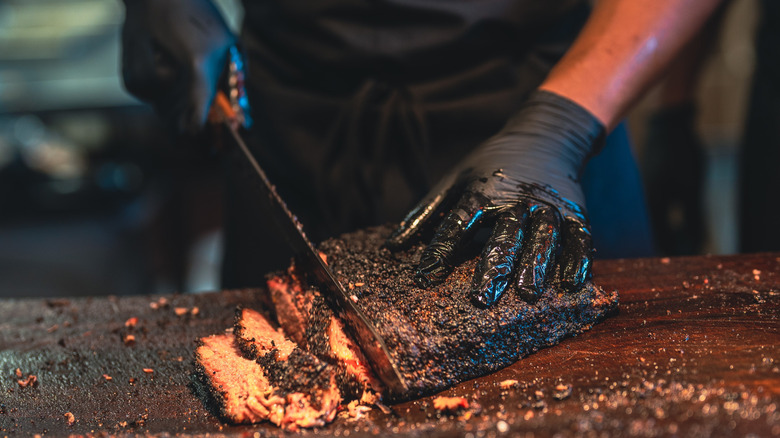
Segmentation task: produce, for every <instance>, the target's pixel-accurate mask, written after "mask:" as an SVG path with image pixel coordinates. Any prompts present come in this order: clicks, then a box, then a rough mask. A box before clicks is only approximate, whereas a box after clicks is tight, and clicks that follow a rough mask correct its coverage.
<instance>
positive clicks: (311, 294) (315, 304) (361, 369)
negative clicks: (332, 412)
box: [269, 269, 383, 404]
mask: <svg viewBox="0 0 780 438" xmlns="http://www.w3.org/2000/svg"><path fill="white" fill-rule="evenodd" d="M291 272H292V269H291V270H289V271H288V272H287V274H279V275H277V276H274V277H269V279H273V287H274V291H273V293H272V297H275V298H274V302H275V303H281V305H282V306H284V307H285V308H284V309H280V308H279V307H277V308H276V315H277V318H279V324H280V325H281V326H282V327H288V326H290V325H295V326H296V327H301V326H303V327H305V328H306V330H305V336H304V338H305V339H306V344H305V345H306V346H307V348H306V349H307V351H308V352H309V353H311V354H313V355H315V356H317V357H318V358H320V359H322V360H324V361H327V362H328V363H331V364H334V365H335V367H336V376H337V381H338V386H339V389H340V390H341V394H342V396H343V397H344V399H346V400H354V399H357V400H360V401H361V402H364V403H369V404H370V403H375V402H377V401H379V400H381V393H382V391H383V386H382V384H381V382H380V381H379V380H378V379H377V378H376V377H375V376H374V374H373V372H372V371H371V369H370V368H369V365H368V362H367V361H366V359H365V358H364V356H363V353H362V352H361V351H360V348H358V347H357V345H356V344H355V343H354V342H353V341H352V340H351V339H350V337H349V336H348V335H347V334H346V333H345V332H344V326H343V324H342V322H341V321H340V320H339V319H338V318H336V317H335V316H334V314H333V311H332V310H331V309H330V307H328V306H327V304H326V303H325V300H324V299H323V298H322V296H320V294H319V292H317V291H316V290H314V289H312V288H306V289H301V288H300V282H299V281H297V280H296V279H295V278H294V274H291ZM269 284H271V283H269ZM301 295H305V296H307V297H308V298H305V299H302V298H300V296H301ZM295 302H299V303H305V307H301V308H300V309H298V308H297V307H296V310H294V311H290V310H289V307H291V305H290V303H295ZM292 307H295V306H292ZM307 308H308V312H307V313H306V317H305V321H306V322H305V323H303V324H300V323H298V321H299V319H300V318H301V317H302V311H303V310H306V309H307ZM291 315H292V316H291ZM286 317H291V318H292V320H285V318H286ZM286 330H287V329H285V332H286Z"/></svg>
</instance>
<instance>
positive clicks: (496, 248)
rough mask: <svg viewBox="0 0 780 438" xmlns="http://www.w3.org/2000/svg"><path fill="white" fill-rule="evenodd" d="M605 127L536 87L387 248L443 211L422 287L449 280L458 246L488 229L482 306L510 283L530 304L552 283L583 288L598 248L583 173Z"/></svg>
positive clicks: (479, 279) (476, 286) (479, 276)
mask: <svg viewBox="0 0 780 438" xmlns="http://www.w3.org/2000/svg"><path fill="white" fill-rule="evenodd" d="M604 133H605V129H604V126H603V125H602V124H601V123H600V122H599V121H598V120H597V119H596V118H595V117H594V116H593V115H592V114H590V113H589V112H588V111H587V110H585V109H584V108H582V107H580V106H579V105H577V104H576V103H574V102H572V101H570V100H568V99H566V98H564V97H561V96H559V95H556V94H554V93H550V92H545V91H537V92H535V93H534V94H532V95H531V96H530V97H529V99H528V100H527V102H526V103H525V104H524V106H523V108H521V110H520V111H519V112H518V113H517V115H516V116H515V117H514V118H512V119H511V120H510V121H509V122H508V123H507V125H506V126H505V127H504V129H503V130H501V132H499V133H498V134H497V135H495V136H494V137H493V138H491V139H489V140H488V141H486V142H485V143H483V144H482V145H481V146H480V147H478V148H477V149H476V150H474V151H473V152H472V153H471V154H470V155H469V156H467V157H466V158H465V159H464V160H463V161H462V162H461V163H459V164H458V165H457V166H456V168H455V169H453V170H452V171H451V172H450V173H449V174H448V175H447V176H446V177H445V178H444V179H443V180H442V181H441V182H439V184H438V185H437V186H436V187H435V188H434V189H433V190H432V191H431V192H430V193H429V194H428V195H427V197H426V198H425V199H423V201H421V202H420V203H419V204H418V205H417V206H416V207H415V208H414V209H413V210H412V211H411V212H410V213H409V214H408V215H407V217H406V218H405V219H404V220H403V221H402V222H401V225H400V226H399V228H398V229H397V230H396V231H395V232H394V233H393V235H392V236H391V237H390V238H389V239H388V241H387V246H388V247H389V248H391V249H399V248H403V247H406V246H408V245H409V244H410V243H412V241H413V240H414V239H415V238H416V237H417V236H418V235H419V232H420V231H421V230H422V229H423V228H424V227H426V226H429V225H433V222H434V221H436V220H438V219H439V218H440V217H442V216H441V214H442V213H444V215H443V219H441V221H440V223H439V224H438V228H437V229H436V231H435V234H434V236H433V239H432V240H431V242H430V244H429V245H428V247H427V248H426V249H425V251H424V252H423V254H422V256H421V257H420V262H419V264H418V266H417V270H416V275H415V281H416V282H417V283H418V285H419V286H420V287H430V286H433V285H435V284H438V283H440V282H442V281H444V280H445V279H446V278H447V276H448V275H449V273H450V272H451V271H452V269H453V264H454V260H455V258H456V256H457V254H458V251H459V250H460V249H462V247H463V246H464V244H465V243H466V242H467V241H468V240H469V239H471V238H472V237H473V235H474V231H475V230H476V229H477V228H478V227H480V226H485V225H491V226H492V228H493V232H492V235H491V237H490V238H489V240H488V242H487V244H486V245H485V247H484V249H483V251H482V254H481V257H480V260H479V263H478V265H477V269H476V271H475V273H474V277H473V281H472V286H471V298H472V301H473V302H474V303H475V304H477V305H478V306H481V307H488V306H491V305H493V304H494V303H495V302H496V301H497V300H498V299H499V298H500V297H501V294H502V293H503V292H504V290H505V289H506V287H507V284H508V283H509V282H510V281H515V282H516V285H517V290H518V291H520V293H521V294H523V295H524V298H525V299H527V300H529V301H533V300H535V299H536V298H537V297H538V296H539V294H540V293H541V292H542V291H543V289H544V288H545V286H547V285H549V284H551V283H552V282H560V283H562V284H563V286H564V287H565V288H566V289H568V290H572V289H576V288H578V287H580V286H582V284H583V283H584V282H585V281H586V280H588V279H589V278H590V277H591V259H592V253H593V248H592V243H591V235H590V226H589V224H588V219H587V214H586V212H585V205H584V195H583V192H582V188H581V187H580V183H579V176H580V173H581V171H582V169H583V167H584V165H585V163H586V162H587V160H588V158H590V156H591V155H593V154H594V152H595V151H596V150H597V149H598V147H599V145H600V143H601V142H602V140H603V137H604Z"/></svg>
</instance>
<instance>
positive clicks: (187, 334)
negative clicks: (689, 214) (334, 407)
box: [0, 254, 780, 437]
mask: <svg viewBox="0 0 780 438" xmlns="http://www.w3.org/2000/svg"><path fill="white" fill-rule="evenodd" d="M594 270H595V273H596V274H595V281H596V282H597V283H598V284H600V285H602V286H603V287H605V288H610V289H617V290H619V292H620V311H619V314H617V315H616V316H613V317H611V318H609V319H608V320H606V321H604V322H602V323H600V324H598V325H596V326H595V327H593V328H592V329H591V330H590V331H588V332H586V333H584V334H581V335H580V336H577V337H574V338H570V339H567V340H565V341H564V342H562V343H561V344H560V345H558V346H555V347H552V348H548V349H545V350H542V351H539V352H538V353H536V354H533V355H531V356H529V357H527V358H525V359H523V360H520V361H519V362H517V363H515V364H514V365H512V366H510V367H508V368H505V369H503V370H501V371H499V372H497V373H495V374H493V375H491V376H486V377H483V378H480V379H476V380H472V381H468V382H464V383H462V384H460V385H458V386H456V387H454V388H451V389H449V390H447V391H445V392H444V393H443V395H457V396H463V397H466V398H467V399H469V400H470V402H471V403H472V408H471V409H470V410H469V411H468V413H465V414H460V415H446V414H445V415H442V414H440V413H437V412H436V411H435V410H434V409H433V407H432V403H431V400H432V398H433V397H428V398H424V399H420V400H416V401H412V402H407V403H404V404H400V405H396V406H391V409H392V412H391V413H382V412H381V411H380V410H378V409H374V410H372V411H371V412H370V413H369V414H368V416H367V417H365V418H361V419H358V420H355V419H350V418H344V417H339V418H337V420H336V422H335V423H334V424H331V425H330V426H328V427H325V428H323V429H319V430H315V431H306V432H302V433H303V434H307V435H311V434H315V433H316V434H318V435H326V436H376V435H379V434H381V435H383V436H384V435H388V434H394V435H405V436H457V435H461V436H466V437H494V436H510V435H513V436H518V435H519V436H531V435H533V436H552V435H556V434H557V435H559V436H571V435H586V436H587V435H593V436H601V435H602V434H605V433H606V434H608V435H621V436H643V437H644V436H667V435H679V436H735V435H747V434H751V433H752V434H755V435H756V436H780V320H778V317H780V254H758V255H741V256H724V257H688V258H672V259H671V260H669V259H636V260H614V261H599V262H597V263H596V264H595V267H594ZM259 293H260V291H257V290H254V291H253V290H238V291H225V292H220V293H212V294H198V295H174V296H167V297H165V298H166V299H167V300H168V302H169V304H168V305H167V306H158V308H157V309H153V308H152V307H151V306H150V303H157V302H158V301H157V300H158V299H159V298H160V297H159V296H154V297H152V296H142V297H138V296H136V297H101V298H79V299H71V300H45V299H31V300H4V301H0V437H2V436H5V435H9V436H11V435H15V434H25V435H34V434H45V435H46V436H62V435H70V434H94V435H105V434H112V435H113V434H118V435H122V434H166V433H171V434H184V435H186V434H210V435H212V436H220V435H222V434H224V435H230V436H234V435H240V436H275V435H285V433H284V432H281V431H279V430H277V429H275V428H274V427H273V426H269V425H268V424H261V425H255V426H230V425H226V424H223V423H221V422H220V421H219V419H218V418H216V417H215V416H214V414H213V413H212V411H210V410H209V408H207V407H206V406H205V405H204V404H203V402H202V401H201V399H200V398H199V397H198V394H199V391H200V390H201V389H202V388H200V386H199V384H198V382H197V381H196V380H195V379H193V378H192V371H193V364H192V351H193V348H194V346H195V340H196V339H197V338H198V337H200V336H204V335H208V334H212V333H217V332H220V331H222V330H224V329H226V328H228V327H230V325H231V323H232V318H233V310H234V308H235V307H236V306H237V305H238V304H243V305H246V306H250V307H251V306H259V305H260V304H259V298H258V297H259ZM194 307H197V308H198V313H197V314H196V315H192V311H191V310H192V309H193V308H194ZM177 308H179V312H183V311H186V312H187V313H186V314H184V315H177V312H176V310H177ZM133 317H136V318H138V322H137V325H136V326H135V328H128V327H126V326H125V323H126V321H127V320H128V319H130V318H133ZM127 335H133V336H135V342H134V343H133V344H132V345H127V343H126V342H125V339H126V337H127ZM145 368H146V369H147V370H146V371H145V370H144V369H145ZM17 369H19V371H20V372H21V374H22V377H21V378H19V377H18V376H17V371H16V370H17ZM30 374H32V375H35V376H36V378H37V383H36V384H35V385H30V386H27V387H21V386H20V384H19V382H18V381H19V380H22V381H25V380H27V379H28V376H29V375H30ZM109 379H110V380H109ZM508 379H515V380H517V381H518V384H517V385H516V386H515V387H512V388H509V389H502V388H501V387H500V386H499V382H502V381H505V380H508ZM477 406H479V407H477ZM66 413H70V414H72V415H73V417H72V420H73V422H72V424H70V425H69V424H68V417H67V416H66Z"/></svg>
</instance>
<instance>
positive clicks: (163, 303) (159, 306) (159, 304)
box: [149, 297, 168, 310]
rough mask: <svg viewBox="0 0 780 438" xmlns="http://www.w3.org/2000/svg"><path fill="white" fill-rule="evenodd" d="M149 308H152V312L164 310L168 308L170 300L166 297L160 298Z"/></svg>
mask: <svg viewBox="0 0 780 438" xmlns="http://www.w3.org/2000/svg"><path fill="white" fill-rule="evenodd" d="M149 307H151V308H152V310H157V309H162V308H163V307H168V299H167V298H165V297H160V299H159V300H157V301H152V302H151V303H149Z"/></svg>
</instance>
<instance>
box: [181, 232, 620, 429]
mask: <svg viewBox="0 0 780 438" xmlns="http://www.w3.org/2000/svg"><path fill="white" fill-rule="evenodd" d="M391 230H392V228H391V227H389V226H385V227H376V228H370V229H366V230H361V231H356V232H354V233H350V234H346V235H344V236H342V237H340V238H337V239H330V240H327V241H325V242H323V243H322V244H321V245H320V250H321V251H322V253H323V255H324V256H325V257H326V258H327V260H328V263H329V265H330V267H331V268H332V270H333V272H334V273H335V275H336V277H337V279H338V280H339V281H340V282H341V283H342V284H343V285H344V287H345V289H346V290H347V292H348V293H349V294H350V295H351V299H352V300H353V301H354V302H355V303H356V304H357V306H358V308H360V310H362V311H363V312H364V314H365V315H367V316H368V317H369V318H370V319H371V320H372V321H373V323H374V325H375V327H376V328H377V330H378V331H379V333H380V334H381V335H382V336H383V337H384V339H385V343H386V345H387V347H388V349H389V351H390V354H391V359H392V360H393V361H394V362H395V364H396V365H397V367H398V369H399V370H400V371H401V373H402V375H403V377H404V378H405V379H406V381H407V383H408V385H409V389H410V390H409V392H408V393H405V394H387V393H386V389H385V388H384V387H383V386H382V384H381V382H379V381H378V379H377V378H376V377H375V376H374V374H373V372H372V370H371V368H370V366H371V364H369V363H368V362H367V361H366V359H365V357H364V356H363V354H362V352H361V351H360V348H359V347H358V346H357V345H356V344H355V343H354V341H353V340H352V339H351V338H350V337H349V336H348V334H347V332H346V331H345V328H344V325H343V323H342V321H341V320H339V319H338V318H337V317H336V316H335V315H334V313H333V311H332V310H331V309H330V307H329V306H328V305H327V303H326V302H325V299H324V298H323V297H322V296H321V295H320V294H319V292H318V291H317V290H316V288H313V287H309V286H306V285H305V282H303V281H302V278H303V276H302V275H297V274H296V272H295V269H294V267H291V268H290V269H289V270H287V271H286V272H280V273H274V274H270V275H269V276H268V289H269V294H270V296H271V301H272V302H273V304H274V307H275V308H274V309H272V310H273V311H274V313H275V315H276V317H277V319H278V323H279V327H280V328H274V325H272V323H271V322H269V321H268V320H267V319H266V318H265V317H264V316H263V315H262V314H260V313H259V312H257V311H254V310H251V309H239V310H238V311H237V314H236V323H235V327H234V330H233V332H234V333H233V335H232V336H231V335H215V336H211V337H207V338H204V339H202V340H201V345H200V347H199V348H198V350H197V352H196V359H197V363H198V369H199V370H200V373H201V375H202V377H203V380H204V381H206V383H207V384H208V385H209V386H210V387H211V390H212V393H213V394H214V395H215V398H216V399H217V400H218V402H219V404H220V412H221V413H222V415H223V416H224V417H225V418H226V419H228V420H229V421H231V422H234V423H244V422H257V421H261V420H270V421H271V422H273V423H274V424H277V425H281V426H283V427H286V428H288V429H294V428H297V427H312V426H321V425H324V424H325V423H327V422H329V421H332V420H333V418H334V416H335V414H336V410H337V408H338V406H339V404H340V403H341V402H348V401H353V403H354V401H360V402H361V403H364V404H371V403H377V402H379V401H380V400H382V399H383V397H384V399H385V400H390V401H397V400H404V399H410V398H414V397H418V396H423V395H427V394H432V393H435V392H438V391H440V390H442V389H445V388H447V387H449V386H452V385H454V384H456V383H459V382H462V381H465V380H468V379H472V378H475V377H479V376H482V375H485V374H488V373H492V372H494V371H496V370H498V369H500V368H503V367H505V366H507V365H510V364H511V363H513V362H515V361H517V360H518V359H520V358H521V357H523V356H526V355H528V354H530V353H533V352H534V351H537V350H538V349H540V348H543V347H547V346H551V345H554V344H556V343H558V342H560V341H561V340H562V339H563V338H565V337H567V336H572V335H576V334H578V333H581V332H582V331H584V330H587V329H588V328H589V327H591V326H592V325H593V324H595V323H597V322H598V321H600V320H601V319H603V318H604V317H606V316H607V315H608V314H609V313H610V312H613V311H614V310H615V309H616V308H617V292H614V291H613V292H605V291H604V290H603V289H601V288H599V287H598V286H595V285H594V284H592V283H587V284H586V285H585V286H583V287H582V288H580V289H578V290H561V289H559V288H557V287H556V286H551V287H548V288H547V289H546V290H544V291H543V293H542V294H541V296H540V297H539V299H538V300H537V301H536V302H535V303H528V302H525V301H523V300H522V299H521V298H520V294H518V293H516V291H515V290H514V289H513V288H514V286H510V287H509V289H508V290H507V291H506V292H505V293H504V296H503V297H502V298H501V299H500V300H499V301H498V303H497V304H495V305H494V306H492V307H490V308H488V309H481V308H477V307H475V306H474V305H472V304H471V302H470V301H469V298H468V289H469V286H470V284H471V277H472V274H473V272H474V268H475V265H476V257H475V256H476V254H474V257H472V258H468V257H466V258H465V259H464V260H461V261H460V262H459V263H460V264H459V265H458V266H457V267H456V268H455V270H454V272H453V273H452V274H451V275H450V276H449V277H448V279H447V280H446V281H445V282H444V283H442V284H441V285H438V286H435V287H433V288H431V289H430V290H424V289H420V288H418V287H417V286H416V285H415V283H414V281H413V275H414V268H415V266H416V264H417V262H418V261H419V258H420V254H421V253H422V250H423V249H424V245H423V244H422V243H420V244H418V245H415V246H413V247H412V248H409V249H408V250H405V251H400V252H390V251H389V250H387V249H386V248H383V246H382V244H383V243H384V241H385V239H386V238H387V236H388V235H389V233H390V231H391Z"/></svg>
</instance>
